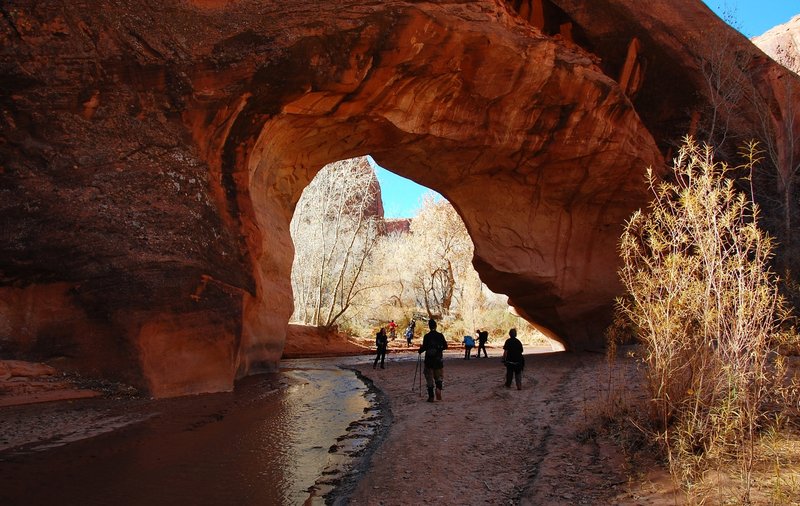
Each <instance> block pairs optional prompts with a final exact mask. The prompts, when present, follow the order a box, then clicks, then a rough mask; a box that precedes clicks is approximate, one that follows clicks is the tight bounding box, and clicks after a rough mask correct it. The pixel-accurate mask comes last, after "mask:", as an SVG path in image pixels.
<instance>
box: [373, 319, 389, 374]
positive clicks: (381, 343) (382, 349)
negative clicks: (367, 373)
mask: <svg viewBox="0 0 800 506" xmlns="http://www.w3.org/2000/svg"><path fill="white" fill-rule="evenodd" d="M375 347H376V348H377V351H376V352H375V362H373V363H372V368H373V369H375V368H376V367H378V360H380V361H381V369H384V367H383V361H384V360H386V348H388V347H389V339H388V338H387V337H386V329H385V328H383V327H381V329H380V330H379V331H378V333H377V334H375Z"/></svg>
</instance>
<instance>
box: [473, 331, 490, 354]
mask: <svg viewBox="0 0 800 506" xmlns="http://www.w3.org/2000/svg"><path fill="white" fill-rule="evenodd" d="M475 335H476V336H478V358H481V350H483V356H484V357H486V358H489V354H488V353H486V341H488V340H489V331H487V330H480V329H475Z"/></svg>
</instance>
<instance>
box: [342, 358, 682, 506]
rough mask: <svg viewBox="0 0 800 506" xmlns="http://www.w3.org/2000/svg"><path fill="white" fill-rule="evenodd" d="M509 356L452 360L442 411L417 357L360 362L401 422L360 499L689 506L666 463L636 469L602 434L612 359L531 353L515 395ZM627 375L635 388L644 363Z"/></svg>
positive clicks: (621, 369) (625, 368)
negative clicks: (430, 398) (429, 394)
mask: <svg viewBox="0 0 800 506" xmlns="http://www.w3.org/2000/svg"><path fill="white" fill-rule="evenodd" d="M490 353H492V351H490ZM498 355H499V353H498V352H495V353H494V357H489V358H488V359H484V358H481V359H474V358H473V359H472V360H463V359H462V358H460V353H459V352H457V351H451V352H449V353H448V356H447V357H446V363H445V389H444V395H443V400H442V401H441V402H434V403H428V402H426V401H425V398H426V395H425V393H424V384H423V394H422V395H421V394H420V393H419V392H418V390H415V391H412V383H413V378H414V373H415V367H416V359H415V358H414V356H415V354H414V353H413V352H412V353H411V354H410V356H408V357H406V359H405V360H403V361H397V360H393V361H392V362H390V363H389V364H387V368H386V369H383V370H381V369H377V370H375V369H372V366H371V364H364V365H362V366H360V367H359V369H360V371H361V372H362V373H363V374H364V375H365V376H367V377H368V378H370V379H371V380H372V381H374V383H375V386H376V387H378V388H379V389H381V390H382V391H384V392H385V393H386V395H387V397H388V399H389V401H388V402H389V408H390V409H391V411H392V415H393V422H392V425H391V427H390V428H389V431H388V434H387V436H386V439H385V440H384V441H383V442H382V444H381V445H380V447H379V448H378V449H377V450H376V452H375V453H374V455H373V457H372V461H371V463H370V465H369V468H368V470H367V471H366V472H365V473H364V475H363V477H362V478H361V480H360V482H359V484H358V486H357V487H356V488H355V490H354V492H353V493H352V496H351V497H350V499H349V503H350V504H357V505H380V504H386V505H403V504H509V503H511V504H537V505H538V504H548V505H560V504H563V505H576V504H631V505H633V504H642V505H644V504H647V505H667V504H670V505H672V504H676V503H678V504H679V503H681V502H682V499H681V496H680V495H675V492H674V487H673V486H672V483H671V482H670V479H669V476H668V474H667V473H666V472H665V471H664V470H663V469H662V468H660V467H658V466H657V465H655V462H649V463H645V464H646V465H645V467H644V468H643V469H642V468H636V469H634V468H632V466H636V467H638V466H639V465H641V464H642V463H641V462H638V463H636V464H634V463H632V462H630V461H629V460H628V459H627V457H626V455H624V454H623V452H622V450H621V448H620V447H619V446H618V445H617V444H615V443H614V441H613V440H612V438H611V436H610V435H608V434H606V433H605V432H604V431H603V430H601V429H600V427H601V426H602V424H603V420H602V415H603V413H604V411H605V406H606V403H607V399H608V385H609V371H608V367H607V365H606V362H605V357H603V356H602V355H599V354H567V353H546V354H544V353H543V354H535V355H529V356H527V357H526V370H525V374H524V379H523V389H522V390H520V391H517V390H516V389H515V388H513V387H512V388H511V389H506V388H505V387H504V385H503V381H504V371H505V368H504V367H503V366H502V364H501V363H500V359H499V358H498ZM398 357H399V355H395V356H394V358H395V359H397V358H398ZM615 371H616V372H615V373H614V374H615V377H616V375H619V374H622V375H623V376H624V378H625V381H626V382H627V384H628V387H629V388H635V385H636V384H637V380H636V379H635V378H636V376H637V374H636V371H635V366H634V364H633V362H632V361H628V362H627V363H625V362H623V364H622V365H621V366H617V368H616V369H615ZM415 386H416V385H415ZM630 395H632V393H631V394H630ZM639 458H641V456H640V457H639Z"/></svg>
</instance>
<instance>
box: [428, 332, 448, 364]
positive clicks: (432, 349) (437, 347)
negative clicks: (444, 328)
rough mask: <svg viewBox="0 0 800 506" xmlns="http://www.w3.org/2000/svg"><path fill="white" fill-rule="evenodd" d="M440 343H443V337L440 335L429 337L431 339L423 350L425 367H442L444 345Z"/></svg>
mask: <svg viewBox="0 0 800 506" xmlns="http://www.w3.org/2000/svg"><path fill="white" fill-rule="evenodd" d="M437 334H438V332H437ZM442 341H444V336H442V335H441V334H439V335H438V336H436V335H433V336H431V339H430V341H429V342H428V346H427V347H426V348H425V365H426V366H428V367H433V368H440V367H442V358H443V357H444V354H443V350H444V345H443V343H442Z"/></svg>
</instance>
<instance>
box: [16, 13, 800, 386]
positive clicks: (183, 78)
mask: <svg viewBox="0 0 800 506" xmlns="http://www.w3.org/2000/svg"><path fill="white" fill-rule="evenodd" d="M0 19H2V22H0V47H2V48H3V51H2V53H0V76H2V77H0V81H2V90H3V92H2V95H0V230H2V239H3V240H2V241H0V345H2V347H3V351H2V353H4V354H11V355H15V356H25V357H30V358H35V359H49V358H53V357H62V358H63V359H65V360H69V361H70V362H71V363H73V364H74V367H75V368H77V369H81V370H89V371H91V372H93V373H97V374H102V375H106V376H109V377H113V378H115V379H121V380H124V381H129V382H131V383H134V384H136V385H137V386H140V387H144V388H146V389H148V390H149V391H150V392H151V393H152V394H154V395H156V396H171V395H180V394H185V393H190V392H201V391H217V390H225V389H229V388H231V387H232V384H233V381H234V380H235V378H237V377H241V376H243V375H245V374H249V373H253V372H257V371H260V370H265V369H269V368H272V367H275V365H276V364H277V361H278V360H279V358H280V356H281V353H282V350H283V347H284V342H285V339H286V333H287V322H288V319H289V316H290V315H291V313H292V307H291V306H292V302H291V294H290V286H291V285H290V273H291V259H292V254H293V245H292V241H291V238H290V236H289V222H290V220H291V216H292V211H293V208H294V205H295V204H296V202H297V200H298V198H299V196H300V194H301V192H302V190H303V188H304V187H305V186H306V185H307V184H308V182H309V181H310V180H311V179H312V178H313V177H314V175H315V173H316V171H318V170H319V169H320V168H321V167H322V166H324V165H325V164H326V163H329V162H332V161H336V160H340V159H344V158H351V157H354V156H361V155H365V154H372V155H373V156H374V158H375V159H376V160H377V161H378V163H380V164H381V165H383V166H384V167H387V168H390V169H392V170H393V171H395V172H397V173H398V174H400V175H403V176H405V177H407V178H410V179H413V180H415V181H417V182H419V183H421V184H423V185H426V186H428V187H430V188H432V189H434V190H436V191H438V192H440V193H441V194H442V195H444V196H445V197H447V198H448V199H449V200H450V201H451V202H452V203H453V205H454V206H455V208H456V209H457V210H458V211H459V213H460V214H461V215H462V217H463V219H464V222H465V224H466V226H467V229H468V230H469V232H470V234H471V235H472V237H473V240H474V242H475V260H474V263H475V265H476V267H477V269H478V271H479V273H480V274H481V276H482V278H483V280H484V281H485V282H486V284H487V285H488V286H489V287H490V288H491V289H492V290H494V291H495V292H501V293H506V294H508V295H509V297H510V302H511V304H512V305H513V306H514V307H515V308H516V309H517V310H518V311H519V312H520V314H522V315H523V316H525V317H526V318H529V319H531V320H532V321H534V322H536V323H537V324H539V325H540V326H542V327H543V328H545V329H547V330H549V331H550V332H551V333H554V334H555V335H556V336H557V337H558V338H559V339H560V340H561V341H562V342H564V343H565V344H566V345H567V346H568V348H573V349H575V348H582V347H585V346H597V345H599V344H601V343H602V340H603V338H602V332H603V328H604V327H605V324H606V323H607V322H608V321H609V318H610V308H611V303H612V300H613V297H614V296H615V295H617V294H618V292H619V285H618V282H617V278H616V274H615V269H616V265H617V256H616V253H615V245H616V241H617V238H618V236H619V233H620V230H621V224H622V222H623V221H624V219H625V218H626V217H628V216H629V214H630V213H631V212H632V211H633V210H634V209H636V208H638V207H640V206H641V205H642V204H643V203H644V202H645V200H646V194H645V191H644V186H643V177H642V174H643V171H644V168H645V167H646V166H648V165H654V166H656V167H660V166H661V164H662V162H663V157H664V154H665V153H668V149H669V146H671V145H672V144H673V143H674V142H675V141H676V139H678V138H679V137H680V135H682V134H683V133H685V131H686V129H687V128H688V125H689V124H690V123H691V115H690V112H691V110H692V109H693V108H694V107H695V106H697V104H698V103H701V102H702V101H703V100H704V98H703V95H702V86H701V78H700V76H699V75H698V72H697V70H698V64H697V63H696V61H695V60H694V58H695V56H696V55H697V54H698V53H702V52H703V51H704V50H705V49H704V47H705V46H703V44H702V40H701V41H700V42H698V41H697V40H695V39H697V38H698V37H701V36H702V34H703V33H704V31H706V30H707V29H708V27H709V26H711V27H715V28H716V29H719V30H722V31H724V30H727V29H726V28H725V27H724V25H723V24H721V22H720V21H719V20H717V19H716V18H715V17H714V16H713V15H712V14H711V13H710V12H709V11H708V10H707V9H706V8H705V7H704V6H702V4H701V3H700V2H699V1H697V0H656V1H651V2H630V1H627V0H625V1H623V0H603V1H598V2H591V3H587V2H584V1H577V0H574V1H568V0H553V1H552V2H551V1H537V0H526V1H515V2H507V3H506V2H502V1H499V0H479V1H474V2H447V1H442V2H429V3H409V2H404V1H391V0H389V1H385V2H369V3H368V2H356V1H337V2H317V1H313V2H312V1H303V0H298V1H293V2H230V1H221V0H220V1H214V0H203V1H198V0H195V1H189V0H182V1H175V0H166V1H164V2H159V3H155V4H142V3H140V2H132V1H128V0H120V1H115V2H97V3H96V4H95V5H93V7H92V8H91V9H77V8H74V6H73V5H72V4H71V3H69V2H65V1H58V0H50V1H46V2H34V1H32V0H21V1H18V2H14V3H13V5H10V6H8V7H3V8H2V9H0ZM698 40H699V39H698ZM735 45H736V47H737V48H738V49H740V50H742V51H750V52H753V53H754V54H756V53H757V54H760V53H759V52H758V51H757V50H756V49H755V48H754V47H753V46H752V45H750V44H749V42H747V41H746V40H744V39H743V38H742V40H738V39H737V40H736V41H735ZM762 57H763V55H762ZM759 62H761V63H760V64H761V65H762V66H763V68H767V69H770V72H764V75H769V76H770V77H769V78H765V83H766V82H767V80H768V79H778V78H783V77H784V76H783V74H781V72H782V71H781V70H780V69H777V70H774V69H773V68H772V67H770V63H769V62H767V59H766V58H762V60H759ZM762 89H763V90H764V91H763V93H765V94H769V93H771V91H770V88H769V86H768V83H767V84H764V85H763V86H762ZM796 89H798V90H800V86H797V87H796Z"/></svg>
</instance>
